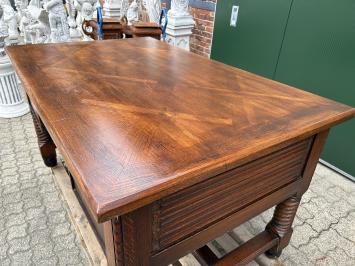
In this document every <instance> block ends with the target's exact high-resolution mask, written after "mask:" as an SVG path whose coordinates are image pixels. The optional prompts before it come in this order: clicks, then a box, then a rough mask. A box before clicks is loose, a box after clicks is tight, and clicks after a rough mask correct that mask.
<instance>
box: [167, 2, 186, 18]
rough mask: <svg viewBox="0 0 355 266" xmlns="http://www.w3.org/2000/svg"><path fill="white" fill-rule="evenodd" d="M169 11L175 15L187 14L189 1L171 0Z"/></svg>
mask: <svg viewBox="0 0 355 266" xmlns="http://www.w3.org/2000/svg"><path fill="white" fill-rule="evenodd" d="M170 11H171V13H174V14H175V15H188V14H189V1H188V0H171V9H170Z"/></svg>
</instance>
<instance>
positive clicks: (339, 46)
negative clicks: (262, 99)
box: [274, 0, 355, 176]
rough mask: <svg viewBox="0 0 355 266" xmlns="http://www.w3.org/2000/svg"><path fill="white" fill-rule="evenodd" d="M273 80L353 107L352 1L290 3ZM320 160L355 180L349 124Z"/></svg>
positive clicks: (354, 129) (336, 132)
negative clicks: (353, 177)
mask: <svg viewBox="0 0 355 266" xmlns="http://www.w3.org/2000/svg"><path fill="white" fill-rule="evenodd" d="M274 78H275V79H276V80H278V81H281V82H283V83H286V84H290V85H292V86H295V87H298V88H302V89H305V90H308V91H311V92H313V93H316V94H319V95H322V96H325V97H328V98H331V99H334V100H336V101H339V102H343V103H345V104H348V105H350V106H353V107H355V1H354V0H341V1H339V0H294V1H293V4H292V9H291V13H290V18H289V20H288V25H287V30H286V34H285V38H284V42H283V45H282V49H281V54H280V59H279V62H278V65H277V70H276V75H275V77H274ZM321 157H322V159H324V160H325V161H327V162H329V163H331V164H333V165H335V166H336V167H338V168H340V169H342V170H343V171H345V172H347V173H350V174H351V175H352V176H355V121H354V120H351V121H349V122H347V123H345V124H342V125H340V126H338V127H336V128H334V129H333V130H332V131H331V134H330V136H329V138H328V143H327V145H326V147H325V149H324V152H323V154H322V156H321Z"/></svg>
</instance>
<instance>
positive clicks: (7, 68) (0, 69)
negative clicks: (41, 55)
mask: <svg viewBox="0 0 355 266" xmlns="http://www.w3.org/2000/svg"><path fill="white" fill-rule="evenodd" d="M28 112H29V107H28V104H27V103H26V102H25V101H24V99H23V95H22V93H21V90H20V87H19V85H18V82H17V77H16V74H15V71H14V69H13V67H12V64H11V62H10V60H9V58H8V57H7V56H6V55H5V56H1V57H0V117H3V118H11V117H18V116H22V115H24V114H26V113H28Z"/></svg>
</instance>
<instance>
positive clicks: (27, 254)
mask: <svg viewBox="0 0 355 266" xmlns="http://www.w3.org/2000/svg"><path fill="white" fill-rule="evenodd" d="M31 257H32V251H31V250H28V251H24V252H18V253H16V254H14V255H13V256H12V257H11V260H12V265H17V266H28V265H30V264H31ZM47 265H49V264H47Z"/></svg>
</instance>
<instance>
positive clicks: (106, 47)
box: [7, 38, 354, 266]
mask: <svg viewBox="0 0 355 266" xmlns="http://www.w3.org/2000/svg"><path fill="white" fill-rule="evenodd" d="M7 53H8V54H9V56H10V58H11V60H12V62H13V64H14V66H15V68H16V70H17V73H18V75H19V77H20V78H21V80H22V82H23V85H24V87H25V89H26V92H27V94H28V96H29V99H30V101H31V106H32V114H33V119H34V124H35V127H36V132H37V134H38V140H39V147H40V150H41V153H42V156H43V159H44V162H45V163H46V164H47V165H48V166H54V165H55V164H56V152H55V148H56V147H57V148H58V149H59V150H60V152H61V154H62V155H63V156H64V159H65V161H66V163H67V165H68V167H69V170H70V172H71V173H72V175H73V177H74V181H75V186H76V189H77V190H78V192H79V194H80V195H81V197H82V200H83V202H84V206H86V208H87V211H88V213H89V216H90V217H92V218H93V220H94V225H95V228H96V230H97V232H98V236H99V238H100V239H101V240H102V242H103V246H104V247H105V252H106V255H107V258H108V261H109V263H110V265H123V264H124V265H126V266H127V265H159V266H160V265H167V264H169V263H172V262H174V261H176V260H177V259H179V258H180V257H182V256H184V255H185V254H187V253H189V252H192V251H193V250H196V252H195V253H196V254H199V256H200V258H207V259H208V260H209V263H210V264H216V265H231V264H233V263H236V262H239V264H243V263H245V262H247V261H250V260H251V259H252V258H254V257H255V256H256V255H258V254H260V253H262V252H267V253H268V254H269V255H271V256H278V255H280V253H281V251H282V249H283V248H284V247H285V246H286V245H287V244H288V242H289V240H290V237H291V234H292V228H291V225H292V221H293V218H294V215H295V213H296V210H297V208H298V205H299V202H300V200H301V197H302V194H303V193H304V192H305V191H306V190H307V188H308V186H309V184H310V181H311V178H312V175H313V172H314V170H315V167H316V164H317V161H318V158H319V155H320V152H321V149H322V147H323V145H324V142H325V140H326V137H327V134H328V130H329V128H330V127H332V126H334V125H336V124H338V123H340V122H342V121H344V120H346V119H350V118H351V117H353V116H354V109H353V108H351V107H349V106H346V105H343V104H339V103H336V102H334V101H331V100H328V99H325V98H322V97H319V96H316V95H313V94H310V93H307V92H304V91H301V90H298V89H295V88H292V87H289V86H286V85H283V84H280V83H277V82H274V81H271V80H268V79H265V78H262V77H259V76H256V75H253V74H250V73H247V72H245V71H242V70H239V69H235V68H233V67H230V66H227V65H224V64H221V63H218V62H215V61H210V60H208V59H206V58H203V57H200V56H198V55H195V54H192V53H188V52H185V51H183V50H180V49H179V48H174V47H171V46H169V45H167V44H165V43H162V42H159V41H156V40H154V39H151V38H137V39H129V40H108V41H102V42H80V43H66V44H45V45H28V46H11V47H7ZM93 54H95V56H92V55H93ZM167 59H168V60H167ZM274 205H277V207H276V210H275V214H274V217H273V218H272V220H271V221H270V223H269V224H268V225H267V227H266V229H265V231H264V232H262V233H261V234H260V235H258V236H257V237H256V238H254V239H252V240H250V241H249V242H247V243H246V244H245V245H243V246H241V247H240V248H238V249H237V250H236V251H234V252H232V253H230V254H229V255H227V256H226V257H224V258H223V259H222V260H219V261H216V258H215V257H213V256H207V255H209V254H208V253H209V250H208V249H207V248H206V247H204V245H205V243H207V242H208V241H210V240H212V239H214V238H216V237H218V236H220V235H222V234H223V233H225V232H226V231H229V230H231V229H232V228H234V227H236V226H238V225H239V224H241V223H243V222H245V221H247V220H248V219H250V218H252V217H254V216H255V215H257V214H259V213H261V212H262V211H264V210H266V209H268V208H270V207H272V206H274ZM206 254H207V255H206Z"/></svg>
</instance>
